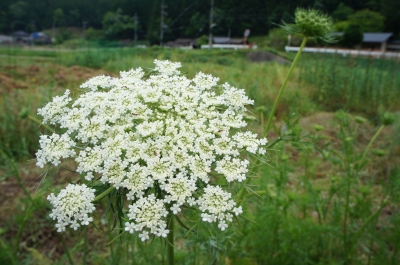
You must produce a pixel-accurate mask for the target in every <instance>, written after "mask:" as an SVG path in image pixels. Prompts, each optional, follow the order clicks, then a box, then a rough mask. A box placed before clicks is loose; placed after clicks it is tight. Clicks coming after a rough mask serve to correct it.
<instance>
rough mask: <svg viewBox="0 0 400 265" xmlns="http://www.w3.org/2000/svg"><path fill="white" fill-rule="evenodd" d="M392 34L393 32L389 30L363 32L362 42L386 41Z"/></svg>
mask: <svg viewBox="0 0 400 265" xmlns="http://www.w3.org/2000/svg"><path fill="white" fill-rule="evenodd" d="M392 36H393V34H392V33H390V32H384V33H372V32H365V33H364V39H363V42H386V41H388V40H389V38H390V37H392Z"/></svg>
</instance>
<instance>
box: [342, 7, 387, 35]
mask: <svg viewBox="0 0 400 265" xmlns="http://www.w3.org/2000/svg"><path fill="white" fill-rule="evenodd" d="M349 22H350V23H351V24H353V25H359V26H360V28H361V30H362V31H363V32H381V31H383V29H384V27H385V17H384V16H382V15H381V14H380V13H378V12H374V11H371V10H368V9H364V10H361V11H358V12H356V13H354V14H353V15H350V16H349Z"/></svg>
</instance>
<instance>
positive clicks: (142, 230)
mask: <svg viewBox="0 0 400 265" xmlns="http://www.w3.org/2000/svg"><path fill="white" fill-rule="evenodd" d="M154 63H155V65H156V66H155V69H154V70H153V71H150V72H148V73H145V72H144V71H143V69H142V68H138V69H131V70H128V71H122V72H120V76H119V77H115V78H114V77H109V76H104V75H103V76H97V77H93V78H91V79H89V80H88V81H87V82H85V83H84V84H82V85H81V86H80V88H81V89H82V93H81V94H79V95H78V97H77V98H76V99H74V100H73V99H71V98H70V97H69V91H67V92H66V93H65V94H64V95H63V96H59V97H55V98H54V99H53V101H52V102H50V103H48V104H47V105H46V106H44V107H43V108H41V109H39V111H38V113H39V115H41V116H43V122H44V123H47V124H51V125H54V127H55V129H57V128H61V129H62V131H63V132H64V133H63V134H53V135H50V136H48V135H43V136H41V138H40V142H39V143H40V149H39V151H38V152H37V154H36V156H37V165H38V166H40V167H43V166H44V165H46V164H50V163H51V164H54V165H59V164H60V163H61V159H66V158H73V159H75V162H77V169H76V171H77V172H78V173H80V174H81V175H82V176H84V178H85V180H87V181H88V182H89V183H91V184H93V185H96V184H98V182H101V183H102V184H103V185H106V186H113V187H115V188H118V189H119V192H123V194H126V198H127V199H128V201H129V203H130V205H129V211H128V218H129V220H128V222H126V224H125V230H126V231H127V232H129V233H136V232H138V234H139V237H140V238H141V240H144V241H145V240H148V239H149V238H150V237H152V236H161V237H166V235H167V234H168V232H169V231H168V229H167V223H166V222H167V220H166V218H167V215H170V216H172V215H174V214H178V213H179V212H181V211H183V209H185V207H199V209H200V210H201V211H202V214H201V217H202V220H203V221H205V222H217V223H218V227H219V228H220V229H221V230H225V229H227V227H228V224H229V223H230V222H232V219H233V216H234V215H239V214H241V212H242V209H241V208H234V206H235V203H234V201H233V200H232V199H231V195H230V193H228V192H226V191H224V190H223V189H222V188H221V187H219V186H211V185H210V184H212V182H214V181H216V178H222V179H218V182H219V183H223V182H225V183H227V182H229V183H233V182H236V181H237V182H241V181H243V180H245V179H246V175H247V174H248V166H249V161H248V160H246V159H245V157H246V156H243V155H242V154H243V153H246V152H250V153H253V154H257V155H259V154H263V153H265V149H263V148H262V146H263V145H265V144H266V142H267V140H266V139H258V138H257V136H256V135H255V134H253V133H250V132H242V131H241V130H242V129H243V127H244V126H246V122H245V121H244V119H243V114H244V113H245V112H246V111H247V109H246V105H247V104H253V101H252V100H250V99H249V98H248V97H247V96H246V95H245V93H244V91H243V90H241V89H237V88H235V87H233V86H230V85H229V84H226V83H225V84H222V85H219V84H218V81H219V79H218V78H216V77H213V76H212V75H210V74H204V73H198V74H196V76H195V77H194V78H193V79H189V78H187V77H186V76H184V75H181V73H180V71H179V68H180V67H181V64H180V63H175V62H170V61H160V60H155V61H154ZM68 187H69V186H68ZM72 187H74V186H72ZM204 187H205V188H204ZM70 189H72V188H68V190H70ZM76 189H77V188H76ZM63 194H64V193H63ZM68 194H69V193H68ZM49 198H51V199H52V201H54V202H56V200H55V199H54V198H56V197H54V195H53V197H49ZM68 198H69V197H68ZM63 203H65V205H64V207H70V208H71V209H75V208H73V207H75V206H74V205H72V204H74V201H73V200H72V199H68V200H67V199H65V200H64V202H63ZM67 204H71V205H70V206H68V205H67ZM56 206H57V207H59V206H58V205H55V207H56ZM78 210H79V209H78ZM78 210H76V211H78ZM53 216H58V215H57V214H56V215H53ZM68 216H70V215H68ZM90 218H91V217H89V215H82V216H77V217H76V218H72V219H68V221H66V220H67V219H65V218H64V217H63V218H61V219H57V218H56V219H57V220H60V221H59V222H58V223H57V225H56V226H57V228H58V230H59V231H64V230H65V228H66V227H71V228H72V229H77V228H78V227H79V226H80V225H86V224H88V223H89V222H90V221H91V219H90Z"/></svg>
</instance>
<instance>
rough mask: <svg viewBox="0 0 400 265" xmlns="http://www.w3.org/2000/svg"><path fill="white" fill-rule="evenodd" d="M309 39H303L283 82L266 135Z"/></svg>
mask: <svg viewBox="0 0 400 265" xmlns="http://www.w3.org/2000/svg"><path fill="white" fill-rule="evenodd" d="M307 39H308V38H307V37H304V38H303V42H302V43H301V46H300V49H299V51H298V52H297V54H296V57H295V58H294V60H293V63H292V65H291V66H290V69H289V72H288V73H287V75H286V78H285V80H284V81H283V84H282V86H281V88H280V89H279V93H278V96H277V97H276V99H275V102H274V105H273V107H272V110H271V112H270V114H269V117H268V123H267V128H266V130H265V133H266V134H268V131H269V129H270V128H271V123H272V119H273V117H274V114H275V111H276V108H277V106H278V102H279V100H280V98H281V96H282V93H283V90H284V89H285V87H286V85H287V82H288V81H289V77H290V75H291V74H292V71H293V69H294V67H295V66H296V63H297V61H298V60H299V58H300V55H301V53H302V51H303V48H304V46H305V45H306V42H307ZM265 136H266V135H265Z"/></svg>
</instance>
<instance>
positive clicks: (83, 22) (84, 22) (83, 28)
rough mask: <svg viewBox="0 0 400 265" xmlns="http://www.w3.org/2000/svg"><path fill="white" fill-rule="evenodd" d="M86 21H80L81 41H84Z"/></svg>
mask: <svg viewBox="0 0 400 265" xmlns="http://www.w3.org/2000/svg"><path fill="white" fill-rule="evenodd" d="M86 25H87V21H84V20H82V35H83V39H85V38H86V37H85V29H86Z"/></svg>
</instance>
